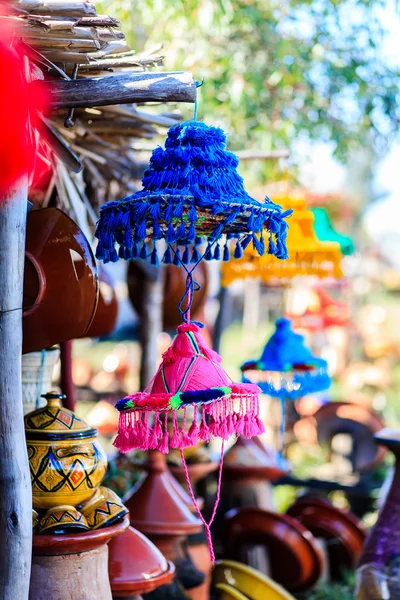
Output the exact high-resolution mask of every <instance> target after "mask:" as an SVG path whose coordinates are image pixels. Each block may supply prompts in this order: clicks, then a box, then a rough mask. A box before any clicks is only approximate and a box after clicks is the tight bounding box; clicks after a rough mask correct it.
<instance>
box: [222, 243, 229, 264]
mask: <svg viewBox="0 0 400 600" xmlns="http://www.w3.org/2000/svg"><path fill="white" fill-rule="evenodd" d="M230 258H231V257H230V254H229V248H228V244H225V245H224V254H223V258H222V260H223V261H224V262H228V260H230Z"/></svg>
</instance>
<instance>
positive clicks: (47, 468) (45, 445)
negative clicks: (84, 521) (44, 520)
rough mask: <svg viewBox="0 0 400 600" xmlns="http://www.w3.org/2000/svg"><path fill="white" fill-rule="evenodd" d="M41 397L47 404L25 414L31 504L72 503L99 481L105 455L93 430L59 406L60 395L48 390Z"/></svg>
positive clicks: (87, 495)
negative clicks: (47, 392) (43, 396)
mask: <svg viewBox="0 0 400 600" xmlns="http://www.w3.org/2000/svg"><path fill="white" fill-rule="evenodd" d="M45 398H46V399H47V406H45V407H43V408H39V410H35V411H33V412H31V413H29V414H27V415H26V416H25V435H26V441H27V447H28V457H29V466H30V471H31V481H32V494H33V507H34V508H36V509H38V508H39V509H42V508H45V509H48V508H52V507H55V506H60V505H65V504H67V505H69V506H74V507H76V506H78V505H79V504H81V503H82V502H85V501H86V500H89V498H91V497H92V496H93V494H94V492H95V490H96V488H97V487H98V486H99V485H100V483H101V482H102V480H103V478H104V475H105V472H106V468H107V456H106V454H105V453H104V451H103V449H102V448H101V446H100V444H99V442H98V440H97V430H96V429H93V428H92V427H90V426H89V425H88V424H87V423H85V421H83V420H82V419H80V418H79V417H78V416H77V415H75V414H74V413H73V412H71V411H70V410H67V409H66V408H63V406H62V404H61V399H62V398H63V396H60V395H59V394H55V393H49V394H46V396H45Z"/></svg>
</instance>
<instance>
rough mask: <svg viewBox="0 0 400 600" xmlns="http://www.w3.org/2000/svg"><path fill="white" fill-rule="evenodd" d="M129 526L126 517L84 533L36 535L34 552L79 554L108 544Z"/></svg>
mask: <svg viewBox="0 0 400 600" xmlns="http://www.w3.org/2000/svg"><path fill="white" fill-rule="evenodd" d="M128 527H129V519H128V517H125V518H124V519H123V520H122V521H120V522H119V523H116V524H115V525H111V526H110V527H105V528H104V529H97V530H95V531H84V532H82V533H66V534H64V535H34V536H33V546H32V552H33V554H35V555H39V556H56V555H58V554H77V553H79V552H88V551H89V550H95V549H96V548H100V546H103V545H104V544H108V542H109V541H110V540H112V539H113V538H114V537H116V536H118V535H120V534H121V533H122V532H123V531H125V530H126V529H127V528H128Z"/></svg>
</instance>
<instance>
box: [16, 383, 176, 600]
mask: <svg viewBox="0 0 400 600" xmlns="http://www.w3.org/2000/svg"><path fill="white" fill-rule="evenodd" d="M63 398H64V396H62V395H60V394H56V393H54V392H52V393H49V394H46V395H45V399H46V400H47V406H45V407H43V408H40V409H39V410H36V411H34V412H32V413H30V414H28V415H26V416H25V430H26V439H27V446H28V456H29V463H30V470H31V480H32V494H33V508H34V510H33V529H34V533H35V534H36V535H34V536H33V559H32V571H31V585H30V592H29V600H48V599H49V598H57V600H93V598H101V600H112V598H114V599H115V598H120V597H129V598H136V599H137V600H138V599H139V598H140V596H139V595H138V594H141V593H144V592H149V591H151V590H153V589H155V588H157V587H159V586H160V585H162V584H165V583H168V582H169V581H171V580H172V579H173V577H174V572H175V568H174V566H173V565H172V563H170V562H168V561H167V560H166V559H165V558H164V557H163V556H162V554H161V553H160V552H159V551H158V550H157V549H156V548H155V547H154V546H153V544H152V543H151V542H150V541H149V540H147V539H146V538H145V537H144V536H143V535H141V534H140V533H139V532H137V531H135V530H134V529H133V528H132V527H129V520H128V518H127V514H128V509H127V508H126V507H125V506H124V505H123V504H122V502H121V500H120V499H119V497H118V496H117V494H115V493H114V492H113V491H111V490H110V489H108V488H107V487H104V486H102V485H101V483H102V480H103V478H104V475H105V472H106V467H107V457H106V455H105V453H104V451H103V449H102V448H101V446H100V444H99V442H98V440H97V430H96V429H94V428H92V427H90V426H89V425H88V424H87V423H85V421H83V420H82V419H80V418H79V417H78V416H77V415H76V414H75V413H73V412H71V411H70V410H67V409H66V408H64V407H63V406H62V404H61V400H62V399H63ZM109 543H110V546H109V549H108V545H107V544H109Z"/></svg>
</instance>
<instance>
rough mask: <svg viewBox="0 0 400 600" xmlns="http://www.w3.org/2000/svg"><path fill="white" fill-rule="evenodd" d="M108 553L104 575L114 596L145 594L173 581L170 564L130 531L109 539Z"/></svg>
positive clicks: (136, 533) (149, 543)
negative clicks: (106, 570)
mask: <svg viewBox="0 0 400 600" xmlns="http://www.w3.org/2000/svg"><path fill="white" fill-rule="evenodd" d="M108 549H109V555H108V572H109V575H110V584H111V590H112V592H113V595H114V596H123V597H125V596H131V595H132V594H135V595H136V594H145V593H147V592H151V591H152V590H154V589H156V588H158V587H159V586H160V585H164V584H166V583H169V582H170V581H171V580H172V579H173V578H174V575H175V566H174V565H173V563H172V562H170V561H167V559H166V558H165V557H164V556H163V555H162V554H161V552H160V551H159V550H158V548H156V546H155V545H154V544H153V543H152V542H151V541H150V540H148V539H147V538H146V537H145V536H144V535H142V534H141V533H140V532H139V531H137V530H136V529H133V527H128V529H126V530H125V531H124V532H123V533H122V534H121V535H119V536H118V537H116V538H113V539H112V540H111V542H110V543H109V545H108Z"/></svg>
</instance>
